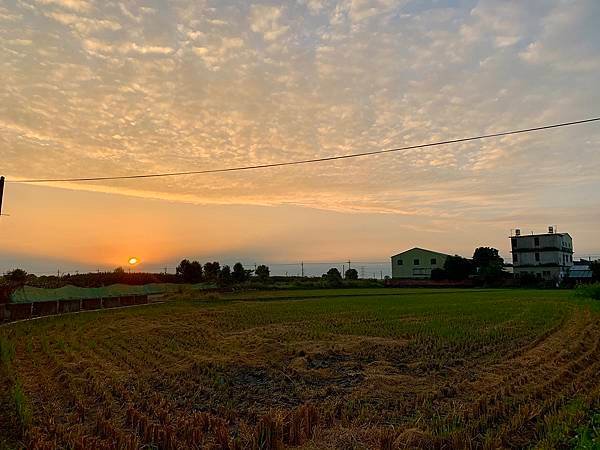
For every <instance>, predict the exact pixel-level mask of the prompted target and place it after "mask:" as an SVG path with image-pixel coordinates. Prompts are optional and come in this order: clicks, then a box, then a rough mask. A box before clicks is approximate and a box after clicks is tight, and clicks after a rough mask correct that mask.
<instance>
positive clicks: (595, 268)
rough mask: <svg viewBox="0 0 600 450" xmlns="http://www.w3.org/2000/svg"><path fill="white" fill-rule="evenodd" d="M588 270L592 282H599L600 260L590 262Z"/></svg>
mask: <svg viewBox="0 0 600 450" xmlns="http://www.w3.org/2000/svg"><path fill="white" fill-rule="evenodd" d="M590 269H591V270H592V280H593V281H600V259H599V260H596V261H594V262H591V263H590Z"/></svg>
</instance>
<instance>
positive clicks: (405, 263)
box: [392, 247, 449, 280]
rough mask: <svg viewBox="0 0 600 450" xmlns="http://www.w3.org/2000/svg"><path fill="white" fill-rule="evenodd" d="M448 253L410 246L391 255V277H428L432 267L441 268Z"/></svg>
mask: <svg viewBox="0 0 600 450" xmlns="http://www.w3.org/2000/svg"><path fill="white" fill-rule="evenodd" d="M448 256H449V255H446V254H444V253H440V252H434V251H432V250H426V249H424V248H419V247H415V248H411V249H410V250H406V251H405V252H402V253H398V254H397V255H394V256H392V278H405V279H421V280H422V279H429V278H431V271H432V270H433V269H443V268H444V263H445V262H446V258H447V257H448Z"/></svg>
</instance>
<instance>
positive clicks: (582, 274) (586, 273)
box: [569, 266, 593, 278]
mask: <svg viewBox="0 0 600 450" xmlns="http://www.w3.org/2000/svg"><path fill="white" fill-rule="evenodd" d="M592 276H593V274H592V270H591V269H590V266H571V269H570V270H569V278H592Z"/></svg>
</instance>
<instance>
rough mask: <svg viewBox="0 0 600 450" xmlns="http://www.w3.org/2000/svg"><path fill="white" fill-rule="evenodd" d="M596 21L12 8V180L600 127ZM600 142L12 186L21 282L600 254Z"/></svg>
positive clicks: (424, 12)
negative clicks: (551, 250)
mask: <svg viewBox="0 0 600 450" xmlns="http://www.w3.org/2000/svg"><path fill="white" fill-rule="evenodd" d="M598 23H600V2H598V1H597V0H539V1H538V0H531V1H527V2H524V1H500V0H498V1H492V0H480V1H476V0H469V1H468V0H464V1H462V0H419V1H416V0H414V1H410V0H399V1H393V0H288V1H284V2H274V1H267V0H263V1H260V2H254V1H248V0H214V1H211V0H172V1H168V2H167V1H157V0H156V1H143V2H142V1H121V2H119V1H107V0H102V1H101V0H0V80H1V83H0V161H1V162H0V168H1V172H2V174H4V175H5V176H6V177H7V179H9V180H19V179H31V178H48V177H79V176H105V175H128V174H137V173H148V172H150V173H152V172H164V171H167V172H170V171H186V170H203V169H213V168H221V167H228V166H237V165H246V164H263V163H276V162H280V161H286V160H296V159H306V158H316V157H323V156H329V155H335V154H342V153H349V152H358V151H361V152H362V151H371V150H378V149H382V148H389V147H398V146H404V145H411V144H420V143H425V142H431V141H435V140H438V139H452V138H460V137H465V136H470V135H476V134H481V133H491V132H495V131H503V130H508V129H514V128H524V127H530V126H539V125H544V124H551V123H555V122H561V121H570V120H577V119H582V118H587V117H592V116H599V115H600V106H599V105H600V88H599V85H598V80H599V76H598V75H599V73H600V27H599V26H598ZM599 145H600V125H598V124H591V125H582V126H578V127H572V128H568V129H560V130H554V131H549V132H545V133H535V134H529V135H520V136H517V137H505V138H502V139H490V140H486V141H481V142H475V143H469V144H462V145H454V146H446V147H437V148H429V149H420V150H411V151H405V152H400V153H394V154H388V155H381V156H377V157H373V158H361V159H354V160H345V161H338V162H332V163H326V164H321V165H310V166H308V165H307V166H297V167H286V168H276V169H268V170H263V171H253V172H240V173H229V174H219V175H202V176H185V177H180V178H171V179H169V178H165V179H159V180H143V181H140V180H137V181H119V182H102V183H87V184H85V183H79V184H70V185H59V184H54V185H51V184H47V185H35V186H34V185H26V184H9V185H7V192H6V198H5V208H4V212H5V213H6V214H10V216H7V217H2V219H1V221H0V270H6V269H8V268H10V267H12V266H14V265H17V264H18V265H22V266H25V267H26V268H29V269H30V270H32V271H40V272H41V271H55V269H56V268H59V267H61V266H62V267H70V268H81V269H85V268H90V267H102V268H104V267H114V266H116V265H119V264H122V263H123V262H125V261H127V258H128V257H129V256H131V255H137V256H139V257H140V258H142V259H143V260H144V261H145V262H146V264H147V265H148V267H150V266H154V265H157V266H161V265H169V264H171V263H172V262H174V261H177V260H178V259H181V257H184V256H187V257H196V258H200V259H203V260H205V259H208V258H217V259H221V260H224V261H233V260H235V259H238V258H239V259H242V260H243V261H259V262H262V261H265V262H288V261H298V260H302V259H304V260H310V261H330V260H333V261H337V260H346V259H348V258H351V259H354V260H364V261H386V260H387V259H388V257H389V256H390V255H392V254H395V253H398V252H399V251H401V250H404V249H406V248H408V247H412V246H421V247H426V248H433V249H435V250H439V251H443V252H448V253H459V254H463V255H465V256H469V255H470V254H471V253H472V251H473V248H474V247H475V246H478V245H493V246H496V247H497V248H499V249H500V250H501V253H502V254H504V255H505V256H508V245H507V244H508V239H507V236H508V235H509V233H510V230H511V229H512V228H516V227H521V228H522V229H524V230H526V231H529V230H536V231H543V230H544V229H545V228H546V226H547V225H551V224H552V225H558V228H559V231H561V230H562V231H569V232H570V233H571V234H572V235H573V237H574V245H575V251H576V253H577V254H578V255H580V256H585V255H587V254H600V242H599V237H600V232H599V231H598V223H599V222H600V196H599V195H598V192H600V151H599Z"/></svg>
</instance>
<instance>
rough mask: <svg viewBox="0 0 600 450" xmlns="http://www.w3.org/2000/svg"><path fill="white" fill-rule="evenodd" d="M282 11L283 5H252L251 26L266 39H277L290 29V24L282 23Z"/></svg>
mask: <svg viewBox="0 0 600 450" xmlns="http://www.w3.org/2000/svg"><path fill="white" fill-rule="evenodd" d="M282 13H283V8H282V7H277V6H265V5H255V6H252V8H251V14H250V28H251V29H252V31H254V32H255V33H260V34H262V35H263V38H264V39H265V40H266V41H275V40H277V39H279V38H280V37H282V36H283V35H284V34H285V33H286V32H287V31H288V30H289V26H287V25H282V24H281V23H280V19H281V16H282Z"/></svg>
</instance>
